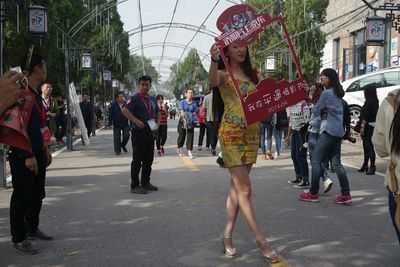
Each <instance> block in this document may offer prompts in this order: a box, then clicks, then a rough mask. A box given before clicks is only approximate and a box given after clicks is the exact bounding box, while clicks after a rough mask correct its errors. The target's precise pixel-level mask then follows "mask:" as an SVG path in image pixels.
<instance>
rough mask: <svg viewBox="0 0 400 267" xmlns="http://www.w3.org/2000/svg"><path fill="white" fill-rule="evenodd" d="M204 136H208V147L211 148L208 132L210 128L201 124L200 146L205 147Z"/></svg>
mask: <svg viewBox="0 0 400 267" xmlns="http://www.w3.org/2000/svg"><path fill="white" fill-rule="evenodd" d="M204 134H205V135H206V147H209V146H210V134H209V132H208V128H207V126H206V125H205V124H204V123H200V134H199V142H198V146H202V145H203V140H204Z"/></svg>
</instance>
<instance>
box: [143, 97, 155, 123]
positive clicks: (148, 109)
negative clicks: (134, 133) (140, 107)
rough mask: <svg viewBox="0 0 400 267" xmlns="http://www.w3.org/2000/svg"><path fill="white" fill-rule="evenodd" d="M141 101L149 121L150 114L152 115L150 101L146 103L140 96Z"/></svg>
mask: <svg viewBox="0 0 400 267" xmlns="http://www.w3.org/2000/svg"><path fill="white" fill-rule="evenodd" d="M140 97H141V98H142V100H143V103H144V105H145V106H146V110H147V115H148V116H149V119H151V118H152V117H151V114H152V112H151V111H152V110H151V103H150V99H149V100H148V101H146V99H145V98H144V97H143V96H140Z"/></svg>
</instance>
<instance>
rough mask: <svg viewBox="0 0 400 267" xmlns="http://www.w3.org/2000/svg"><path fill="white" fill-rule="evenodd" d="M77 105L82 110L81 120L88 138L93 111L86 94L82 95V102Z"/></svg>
mask: <svg viewBox="0 0 400 267" xmlns="http://www.w3.org/2000/svg"><path fill="white" fill-rule="evenodd" d="M79 107H80V108H81V111H82V116H83V121H84V122H85V126H86V130H87V135H88V138H90V135H91V133H92V122H93V111H92V106H91V105H90V102H89V96H88V95H83V96H82V102H80V103H79ZM82 143H83V139H82Z"/></svg>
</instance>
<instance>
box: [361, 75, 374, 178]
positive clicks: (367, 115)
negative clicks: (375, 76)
mask: <svg viewBox="0 0 400 267" xmlns="http://www.w3.org/2000/svg"><path fill="white" fill-rule="evenodd" d="M364 98H365V102H364V105H363V106H362V108H361V114H360V121H361V127H360V136H361V138H362V141H363V151H364V162H363V165H362V167H361V168H360V169H359V170H358V171H359V172H365V173H366V174H367V175H373V174H375V171H376V166H375V158H376V156H375V150H374V145H373V144H372V140H371V139H372V134H373V132H374V127H375V119H376V114H377V113H378V108H379V99H378V95H377V93H376V85H375V84H374V83H370V84H367V85H365V86H364ZM368 161H370V162H371V164H370V166H369V167H368Z"/></svg>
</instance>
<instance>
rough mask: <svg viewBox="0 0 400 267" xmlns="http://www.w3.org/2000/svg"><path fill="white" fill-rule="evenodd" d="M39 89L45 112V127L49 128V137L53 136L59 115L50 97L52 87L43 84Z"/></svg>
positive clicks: (55, 102) (45, 83)
mask: <svg viewBox="0 0 400 267" xmlns="http://www.w3.org/2000/svg"><path fill="white" fill-rule="evenodd" d="M40 89H41V93H42V102H43V106H44V110H45V112H46V125H47V127H48V128H49V130H50V133H51V135H52V136H54V135H55V133H56V130H57V127H56V118H57V116H58V115H59V110H58V103H57V101H56V100H54V99H53V98H52V97H51V92H52V90H53V87H52V86H51V84H50V83H49V82H47V81H45V82H43V83H42V84H41V86H40Z"/></svg>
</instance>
